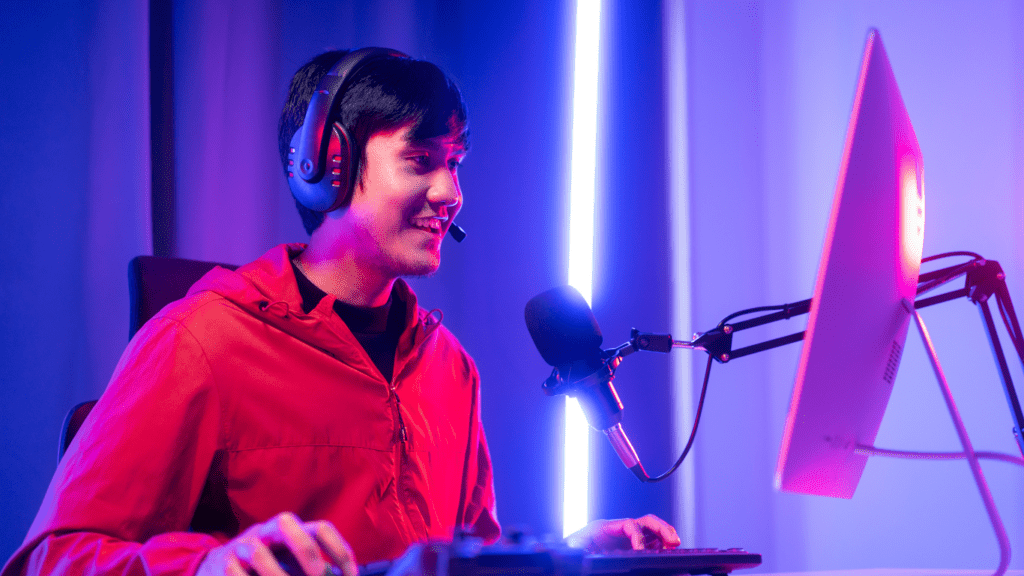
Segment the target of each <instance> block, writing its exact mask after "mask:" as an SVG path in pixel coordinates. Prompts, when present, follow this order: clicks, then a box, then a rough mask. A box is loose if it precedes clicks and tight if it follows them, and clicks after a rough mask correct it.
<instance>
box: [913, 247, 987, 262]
mask: <svg viewBox="0 0 1024 576" xmlns="http://www.w3.org/2000/svg"><path fill="white" fill-rule="evenodd" d="M953 256H970V257H971V258H973V259H975V260H984V259H985V257H984V256H982V255H981V254H977V253H975V252H968V251H967V250H955V251H953V252H943V253H942V254H935V255H934V256H927V257H925V258H921V264H924V263H925V262H931V261H932V260H938V259H940V258H950V257H953Z"/></svg>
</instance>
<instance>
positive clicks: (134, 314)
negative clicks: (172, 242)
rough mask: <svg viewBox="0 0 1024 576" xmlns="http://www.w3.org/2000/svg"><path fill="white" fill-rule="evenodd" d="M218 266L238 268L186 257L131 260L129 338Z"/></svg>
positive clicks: (155, 257)
mask: <svg viewBox="0 0 1024 576" xmlns="http://www.w3.org/2000/svg"><path fill="white" fill-rule="evenodd" d="M215 266H220V267H222V268H227V269H228V270H234V269H236V268H238V266H234V265H232V264H219V263H217V262H203V261H201V260H186V259H184V258H162V257H160V256H136V257H135V258H132V260H131V262H129V263H128V296H129V300H130V303H129V304H130V307H131V314H130V318H129V325H128V338H129V339H131V338H132V337H133V336H135V333H136V332H138V331H139V328H142V325H143V324H145V323H146V322H147V321H148V320H149V319H150V318H152V317H153V316H154V315H155V314H156V313H157V312H159V311H160V309H161V308H163V307H164V306H166V305H168V304H170V303H171V302H174V301H175V300H179V299H181V298H184V297H185V294H187V293H188V289H189V288H191V287H192V285H193V284H195V283H196V281H197V280H199V279H200V278H202V277H203V275H204V274H206V273H207V272H209V271H210V270H212V269H213V268H214V267H215Z"/></svg>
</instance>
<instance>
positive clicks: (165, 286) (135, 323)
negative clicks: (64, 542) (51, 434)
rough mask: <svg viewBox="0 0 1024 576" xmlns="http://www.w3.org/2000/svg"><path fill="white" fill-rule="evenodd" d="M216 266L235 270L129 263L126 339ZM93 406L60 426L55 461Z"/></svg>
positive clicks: (164, 261)
mask: <svg viewBox="0 0 1024 576" xmlns="http://www.w3.org/2000/svg"><path fill="white" fill-rule="evenodd" d="M215 266H220V267H222V268H227V269H228V270H234V269H236V268H238V266H235V265H233V264H219V263H217V262H203V261H201V260H187V259H185V258H163V257H159V256H136V257H135V258H132V260H131V262H129V263H128V299H129V318H128V339H129V340H130V339H131V338H132V337H134V336H135V333H136V332H138V331H139V328H142V325H143V324H145V323H146V322H147V321H149V319H150V318H152V317H153V316H154V315H155V314H156V313H157V312H159V311H160V309H161V308H163V307H164V306H166V305H168V304H170V303H171V302H174V301H175V300H180V299H181V298H184V297H185V294H187V293H188V289H189V288H191V287H192V285H193V284H195V283H196V281H197V280H199V279H200V278H202V277H203V275H204V274H206V273H207V272H209V271H210V270H212V269H213V268H214V267H215ZM95 405H96V400H87V401H85V402H82V403H80V404H77V405H76V406H75V407H74V408H72V409H71V410H70V411H69V412H68V415H67V416H66V417H65V418H64V424H63V425H62V426H61V434H60V445H59V446H58V447H57V461H58V462H59V461H60V459H61V458H63V457H64V452H65V451H67V449H68V446H70V445H71V441H72V440H73V439H74V438H75V434H77V433H78V429H79V428H81V427H82V423H83V422H85V418H86V416H88V415H89V412H91V411H92V407H93V406H95Z"/></svg>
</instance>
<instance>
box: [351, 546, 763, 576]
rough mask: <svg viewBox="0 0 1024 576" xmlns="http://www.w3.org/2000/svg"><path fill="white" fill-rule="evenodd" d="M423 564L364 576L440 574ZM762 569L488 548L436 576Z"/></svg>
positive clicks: (674, 558)
mask: <svg viewBox="0 0 1024 576" xmlns="http://www.w3.org/2000/svg"><path fill="white" fill-rule="evenodd" d="M420 550H421V551H422V548H421V549H420ZM410 559H411V558H410ZM423 560H425V558H424V557H422V554H421V555H420V556H419V557H416V558H415V559H413V561H412V562H411V563H410V564H409V565H408V566H406V567H402V566H396V564H400V563H402V562H403V560H396V561H395V562H377V563H374V564H370V565H367V566H362V567H360V570H359V573H360V576H385V574H388V573H389V572H390V573H391V576H409V575H413V574H419V573H431V572H440V571H438V570H435V569H433V568H434V567H435V563H436V557H431V559H430V560H429V561H427V562H423ZM760 564H761V555H760V554H752V553H750V552H746V551H744V550H742V549H739V548H729V549H726V550H721V549H718V548H676V549H670V550H638V551H632V550H626V551H621V552H611V553H608V554H582V553H581V552H580V551H569V550H562V551H560V552H555V551H533V552H524V551H510V550H505V549H501V548H500V547H488V548H485V549H483V550H481V551H480V553H478V554H473V555H468V556H461V557H460V556H458V555H456V556H453V557H450V558H448V560H447V561H446V562H445V565H446V567H447V570H446V572H447V574H446V575H442V574H440V573H437V576H501V575H515V576H552V575H560V576H576V575H578V576H678V575H684V574H685V575H698V574H710V575H715V576H719V575H725V574H728V573H730V572H732V571H733V570H739V569H743V568H753V567H755V566H758V565H760ZM425 565H429V566H431V569H427V570H423V567H424V566H425ZM339 576H340V574H339Z"/></svg>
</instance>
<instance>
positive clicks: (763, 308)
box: [718, 304, 793, 328]
mask: <svg viewBox="0 0 1024 576" xmlns="http://www.w3.org/2000/svg"><path fill="white" fill-rule="evenodd" d="M791 306H793V305H792V304H781V305H778V304H776V305H774V306H758V307H757V308H747V309H746V310H740V311H739V312H733V313H732V314H729V315H728V316H726V317H725V318H722V321H721V322H719V323H718V327H719V328H721V327H722V326H725V323H726V322H728V321H729V320H732V319H733V318H736V317H737V316H745V315H747V314H753V313H754V312H774V311H777V310H785V309H787V308H789V307H791Z"/></svg>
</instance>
